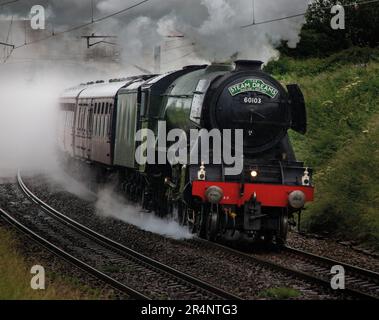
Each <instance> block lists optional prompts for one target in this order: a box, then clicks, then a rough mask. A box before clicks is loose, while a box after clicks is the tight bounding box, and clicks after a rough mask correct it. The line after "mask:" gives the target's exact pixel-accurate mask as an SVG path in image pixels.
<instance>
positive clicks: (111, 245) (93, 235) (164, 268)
mask: <svg viewBox="0 0 379 320" xmlns="http://www.w3.org/2000/svg"><path fill="white" fill-rule="evenodd" d="M17 181H18V184H19V186H20V188H21V189H22V191H23V192H24V193H25V195H26V196H27V197H28V198H29V199H30V200H31V201H33V202H34V203H35V204H37V205H38V206H39V207H40V208H41V209H42V210H43V211H44V212H46V213H47V214H48V215H50V216H51V217H53V218H55V219H57V220H59V221H60V222H61V223H63V224H65V225H66V226H68V227H70V228H72V229H75V230H76V231H77V232H79V233H81V234H83V235H85V236H86V237H88V238H90V239H91V240H93V241H95V242H96V243H98V244H101V245H102V246H105V247H107V248H108V249H110V250H111V251H113V252H116V253H118V254H120V255H123V256H125V255H127V256H132V257H134V258H135V259H137V260H139V261H141V262H143V263H145V264H147V265H149V266H152V267H154V268H155V269H157V270H158V271H161V272H164V273H166V274H169V275H171V276H174V277H176V278H178V279H180V280H182V281H185V282H187V283H189V284H191V285H194V286H196V287H198V288H201V289H203V290H205V291H207V292H209V293H212V294H214V295H216V296H218V297H220V298H221V299H226V300H242V299H241V298H240V297H238V296H236V295H234V294H232V293H229V292H226V291H224V290H222V289H220V288H217V287H215V286H213V285H211V284H210V283H208V282H205V281H202V280H200V279H198V278H195V277H193V276H191V275H189V274H186V273H184V272H182V271H179V270H177V269H174V268H172V267H170V266H168V265H165V264H163V263H161V262H158V261H156V260H154V259H151V258H149V257H147V256H145V255H143V254H141V253H139V252H137V251H135V250H133V249H131V248H128V247H127V246H125V245H123V244H121V243H119V242H116V241H114V240H112V239H109V238H107V237H105V236H104V235H102V234H100V233H98V232H96V231H94V230H92V229H90V228H88V227H86V226H84V225H82V224H80V223H79V222H77V221H75V220H73V219H71V218H69V217H67V216H66V215H64V214H62V213H61V212H59V211H57V210H55V209H54V208H52V207H50V206H49V205H48V204H47V203H45V202H44V201H42V200H41V199H39V198H38V197H37V196H36V195H35V194H33V192H32V191H31V190H30V189H29V188H28V187H27V186H26V184H25V183H24V181H23V180H22V177H21V172H20V171H18V174H17Z"/></svg>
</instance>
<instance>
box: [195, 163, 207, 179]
mask: <svg viewBox="0 0 379 320" xmlns="http://www.w3.org/2000/svg"><path fill="white" fill-rule="evenodd" d="M205 177H206V173H205V165H204V162H202V163H201V166H200V170H199V171H198V172H197V179H199V180H201V181H204V180H205Z"/></svg>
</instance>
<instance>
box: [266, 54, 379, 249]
mask: <svg viewBox="0 0 379 320" xmlns="http://www.w3.org/2000/svg"><path fill="white" fill-rule="evenodd" d="M378 56H379V50H378V49H370V48H350V49H348V50H345V51H342V52H340V53H338V54H334V55H332V56H331V57H329V58H326V59H320V58H310V59H300V60H295V59H293V58H289V57H282V58H280V59H279V60H278V61H276V62H271V63H270V64H269V65H268V66H267V67H266V70H269V71H272V72H273V75H274V76H276V77H278V78H279V79H281V80H282V82H284V83H285V84H288V83H298V84H299V85H300V87H301V89H302V91H303V93H304V96H305V101H306V105H307V113H308V132H307V135H306V136H302V135H300V134H297V133H294V132H290V136H291V138H292V142H293V145H294V148H295V151H296V153H297V157H298V158H299V159H301V160H304V161H305V163H306V165H309V166H312V167H314V170H315V175H314V182H315V186H316V201H315V202H314V203H313V204H311V205H310V206H309V207H308V210H307V211H305V215H304V218H305V219H304V222H305V225H304V226H305V227H306V229H308V230H310V231H312V232H329V233H331V234H334V235H336V236H338V237H342V238H349V239H357V240H361V241H365V242H368V243H370V244H373V245H375V246H376V247H379V241H378V240H379V215H378V213H377V210H378V209H379V169H378V163H379V154H378V153H379V150H378V149H379V148H378V147H379V146H378V142H379V77H378V74H379V59H378Z"/></svg>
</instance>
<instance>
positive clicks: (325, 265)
mask: <svg viewBox="0 0 379 320" xmlns="http://www.w3.org/2000/svg"><path fill="white" fill-rule="evenodd" d="M274 257H275V256H274ZM278 257H279V258H277V259H279V260H277V262H278V263H281V261H280V260H281V259H283V257H284V258H285V260H284V261H285V263H286V264H287V265H295V266H296V268H297V269H299V270H303V271H304V272H309V273H313V274H315V275H316V276H318V277H320V278H322V279H329V278H330V271H331V268H332V267H333V266H337V265H338V266H342V267H343V268H344V271H345V282H346V283H345V284H346V286H347V287H349V288H351V289H352V290H355V291H358V292H360V293H362V294H363V295H367V296H368V297H372V298H375V299H379V273H377V272H374V271H371V270H367V269H363V268H359V267H356V266H353V265H350V264H347V263H343V262H340V261H337V260H334V259H330V258H326V257H322V256H318V255H315V254H312V253H309V252H306V251H303V250H299V249H295V248H292V247H289V246H286V247H284V248H282V250H281V252H280V255H279V256H278Z"/></svg>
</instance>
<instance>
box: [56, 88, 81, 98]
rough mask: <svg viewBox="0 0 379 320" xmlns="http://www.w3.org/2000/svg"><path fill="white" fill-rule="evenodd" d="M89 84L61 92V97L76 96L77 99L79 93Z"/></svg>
mask: <svg viewBox="0 0 379 320" xmlns="http://www.w3.org/2000/svg"><path fill="white" fill-rule="evenodd" d="M86 87H87V86H86V85H81V86H78V87H75V88H70V89H67V90H65V91H63V93H62V94H61V96H60V97H61V98H74V99H76V98H77V97H78V95H79V93H80V92H82V91H83V90H84V89H85V88H86Z"/></svg>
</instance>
